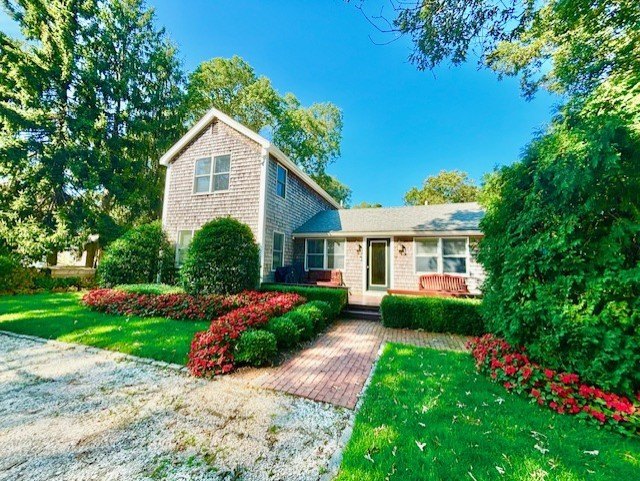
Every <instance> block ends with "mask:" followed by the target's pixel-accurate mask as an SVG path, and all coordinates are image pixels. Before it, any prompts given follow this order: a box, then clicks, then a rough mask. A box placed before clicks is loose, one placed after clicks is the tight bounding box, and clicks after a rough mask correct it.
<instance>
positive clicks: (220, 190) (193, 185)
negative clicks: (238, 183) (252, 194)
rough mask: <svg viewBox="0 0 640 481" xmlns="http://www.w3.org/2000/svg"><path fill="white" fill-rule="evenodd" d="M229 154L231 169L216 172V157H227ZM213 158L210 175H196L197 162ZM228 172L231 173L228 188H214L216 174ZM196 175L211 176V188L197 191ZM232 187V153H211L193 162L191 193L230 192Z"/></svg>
mask: <svg viewBox="0 0 640 481" xmlns="http://www.w3.org/2000/svg"><path fill="white" fill-rule="evenodd" d="M226 156H229V170H228V171H227V172H218V174H216V173H215V170H216V158H218V157H226ZM204 159H211V170H210V171H209V174H208V175H205V174H202V175H196V164H197V163H198V161H199V160H204ZM221 174H227V175H229V183H228V184H227V188H226V189H218V190H213V181H214V178H215V176H216V175H221ZM196 177H209V190H208V191H207V192H196ZM230 189H231V154H220V155H209V156H204V157H198V158H197V159H196V160H195V162H194V163H193V182H192V186H191V195H211V194H219V193H222V192H229V190H230Z"/></svg>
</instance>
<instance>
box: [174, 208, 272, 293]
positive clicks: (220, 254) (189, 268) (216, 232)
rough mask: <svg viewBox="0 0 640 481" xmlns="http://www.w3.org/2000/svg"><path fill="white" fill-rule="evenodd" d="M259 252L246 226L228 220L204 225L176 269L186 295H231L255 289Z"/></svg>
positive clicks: (217, 220)
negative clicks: (178, 268) (180, 265)
mask: <svg viewBox="0 0 640 481" xmlns="http://www.w3.org/2000/svg"><path fill="white" fill-rule="evenodd" d="M259 279H260V251H259V249H258V245H257V244H256V241H255V239H254V237H253V233H252V232H251V229H250V228H249V226H248V225H246V224H243V223H241V222H239V221H237V220H236V219H233V218H231V217H225V218H221V219H215V220H212V221H211V222H208V223H206V224H205V225H203V226H202V228H201V229H200V230H198V231H197V232H196V233H195V235H194V236H193V240H192V241H191V245H190V246H189V249H188V250H187V255H186V257H185V260H184V264H183V265H182V268H181V269H180V280H181V282H182V286H183V287H184V289H185V290H186V291H187V292H188V293H189V294H194V295H195V294H235V293H238V292H240V291H244V290H249V289H255V287H256V286H257V285H258V281H259Z"/></svg>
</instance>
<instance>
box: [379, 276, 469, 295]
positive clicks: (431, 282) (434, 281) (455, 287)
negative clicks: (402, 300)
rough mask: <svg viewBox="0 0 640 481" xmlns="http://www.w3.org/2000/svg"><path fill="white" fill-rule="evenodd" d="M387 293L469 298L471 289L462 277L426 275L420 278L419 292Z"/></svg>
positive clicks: (399, 291)
mask: <svg viewBox="0 0 640 481" xmlns="http://www.w3.org/2000/svg"><path fill="white" fill-rule="evenodd" d="M387 292H388V293H389V294H400V295H407V296H441V297H460V296H468V295H469V288H468V287H467V281H466V279H465V278H464V277H461V276H452V275H451V274H425V275H422V276H420V279H419V281H418V290H415V291H413V290H403V289H389V290H388V291H387Z"/></svg>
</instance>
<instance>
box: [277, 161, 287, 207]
mask: <svg viewBox="0 0 640 481" xmlns="http://www.w3.org/2000/svg"><path fill="white" fill-rule="evenodd" d="M278 168H281V169H282V170H284V196H282V195H280V194H278ZM275 188H276V197H277V198H279V199H283V200H286V199H287V192H289V169H287V168H286V167H285V166H284V165H282V164H281V163H280V162H276V185H275Z"/></svg>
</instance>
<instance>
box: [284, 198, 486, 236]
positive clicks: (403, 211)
mask: <svg viewBox="0 0 640 481" xmlns="http://www.w3.org/2000/svg"><path fill="white" fill-rule="evenodd" d="M483 216H484V210H483V209H482V207H480V205H479V204H478V203H477V202H465V203H459V204H438V205H420V206H410V207H380V208H369V209H340V210H326V211H322V212H319V213H317V214H316V215H315V216H313V217H312V218H311V219H309V220H308V221H307V222H305V223H304V224H303V225H302V226H300V227H299V228H298V229H296V230H295V231H294V233H293V235H294V236H296V237H311V236H313V235H321V236H344V235H369V234H374V235H375V234H387V235H416V234H423V235H429V234H430V233H432V234H439V235H441V234H454V235H479V234H481V231H480V220H481V219H482V217H483Z"/></svg>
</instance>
